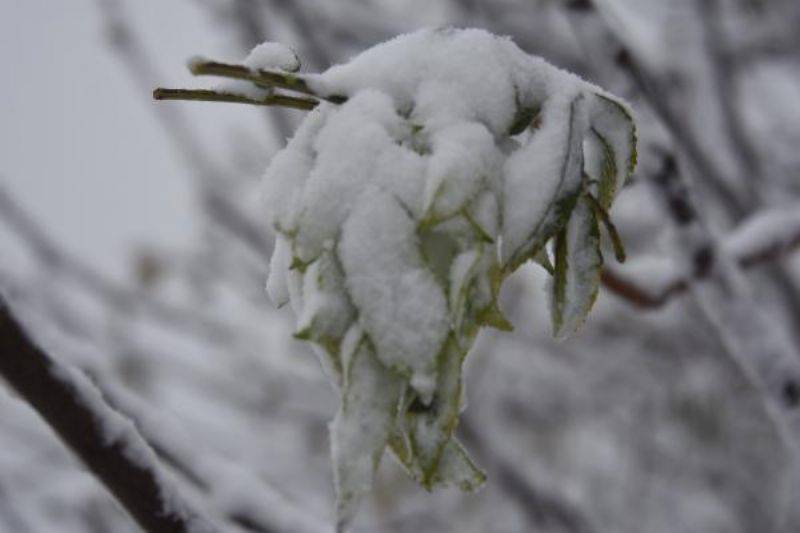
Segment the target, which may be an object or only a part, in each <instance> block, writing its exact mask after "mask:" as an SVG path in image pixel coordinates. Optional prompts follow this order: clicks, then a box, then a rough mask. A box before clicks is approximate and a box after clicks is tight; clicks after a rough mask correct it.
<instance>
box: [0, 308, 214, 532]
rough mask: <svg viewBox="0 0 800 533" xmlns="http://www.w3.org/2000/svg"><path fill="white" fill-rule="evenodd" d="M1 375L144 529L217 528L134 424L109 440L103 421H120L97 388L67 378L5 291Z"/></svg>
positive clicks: (0, 313) (0, 327)
mask: <svg viewBox="0 0 800 533" xmlns="http://www.w3.org/2000/svg"><path fill="white" fill-rule="evenodd" d="M0 374H2V376H3V377H4V378H5V379H6V380H7V381H8V383H9V384H10V385H11V386H12V387H13V388H14V389H15V390H16V391H17V392H18V393H19V394H20V396H22V397H23V398H24V399H25V400H26V401H27V402H28V403H29V404H30V405H31V406H32V407H33V408H34V409H35V410H36V411H37V412H38V413H39V415H40V416H41V417H42V418H44V420H45V421H46V422H47V423H48V424H49V425H50V427H52V428H53V430H54V431H55V432H56V433H57V434H58V436H59V437H60V438H61V439H62V440H63V441H64V443H65V444H66V445H67V446H69V448H70V449H72V451H73V452H75V454H76V455H77V456H78V457H79V458H80V459H81V461H83V463H84V464H85V465H86V466H87V467H88V468H89V470H91V471H92V473H93V474H94V475H95V476H96V477H97V479H99V480H100V481H101V482H102V483H103V485H105V487H106V488H107V489H108V490H109V491H110V492H111V493H112V494H113V495H114V497H116V499H117V500H118V501H119V503H120V504H121V505H122V506H123V507H124V508H125V509H126V510H127V511H128V512H129V513H130V515H131V516H132V517H133V518H134V520H136V522H137V523H138V524H139V525H140V526H141V527H142V528H143V529H144V530H145V531H148V532H153V533H170V532H176V533H177V532H186V533H188V532H190V531H200V530H202V531H208V532H213V531H217V529H216V527H215V526H213V525H212V524H211V523H209V522H208V521H207V520H206V519H205V518H203V517H202V516H201V515H200V514H199V513H198V512H197V511H195V510H193V509H191V508H190V507H189V505H188V504H187V503H186V502H185V501H183V500H182V499H181V498H180V497H179V495H178V494H177V493H176V492H175V490H174V488H173V487H169V486H166V485H165V481H164V478H163V475H162V474H161V472H160V471H159V470H158V467H157V465H156V464H155V463H154V462H151V461H150V460H148V459H149V458H150V456H151V454H152V451H151V450H150V449H149V448H148V447H147V445H146V444H145V442H144V441H143V440H142V439H141V437H139V436H138V434H136V433H134V432H133V426H132V425H130V426H129V427H128V428H127V430H126V432H125V433H123V436H121V437H117V438H111V439H110V438H109V433H110V431H109V427H108V425H109V424H117V423H120V422H121V421H122V420H124V419H122V418H121V415H119V414H118V413H116V412H115V411H113V410H112V409H111V408H110V407H108V406H107V405H106V404H105V403H101V402H100V401H98V399H99V398H100V396H99V393H97V391H96V389H93V390H87V388H86V387H84V386H82V385H79V384H78V382H76V381H75V380H72V379H70V378H69V377H68V376H69V375H70V369H68V368H67V367H65V366H64V365H62V364H61V363H59V362H58V361H56V360H55V359H53V358H52V357H50V356H49V355H48V354H46V353H45V352H44V351H43V350H42V349H41V348H39V346H37V345H36V344H35V343H34V342H33V341H32V340H31V338H30V337H29V336H28V334H27V333H26V331H25V330H24V329H23V327H22V326H21V325H20V323H19V322H18V321H17V319H16V318H15V317H14V315H13V314H12V312H11V310H10V308H9V306H8V304H7V303H6V301H5V298H4V297H3V296H2V295H0ZM87 383H88V382H87ZM94 394H96V397H93V396H94ZM126 422H127V421H126ZM128 424H129V423H128Z"/></svg>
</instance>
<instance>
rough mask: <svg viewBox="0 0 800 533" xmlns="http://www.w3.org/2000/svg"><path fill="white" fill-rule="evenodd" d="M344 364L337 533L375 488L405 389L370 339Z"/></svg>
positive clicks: (334, 447) (335, 446)
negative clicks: (381, 360)
mask: <svg viewBox="0 0 800 533" xmlns="http://www.w3.org/2000/svg"><path fill="white" fill-rule="evenodd" d="M342 358H343V361H344V362H345V365H346V368H347V371H346V373H345V379H344V385H343V389H342V403H341V405H340V407H339V412H338V413H337V414H336V418H335V419H334V421H333V423H332V424H331V455H332V458H333V479H334V486H335V489H336V516H337V531H344V530H345V529H346V528H347V527H348V525H349V524H350V522H351V521H352V519H353V517H354V516H355V512H356V510H357V508H358V504H359V502H360V500H361V498H362V496H364V495H365V494H367V493H368V492H369V491H370V489H371V487H372V479H373V476H374V474H375V470H377V468H378V464H379V463H380V460H381V456H382V455H383V451H384V449H385V448H386V444H387V441H388V439H389V435H390V434H392V432H393V431H394V425H395V420H396V418H397V410H398V405H399V402H400V396H401V393H402V390H403V388H404V386H405V382H404V380H403V379H402V378H400V377H399V376H398V375H396V374H395V373H394V372H392V371H390V370H388V369H387V368H386V367H384V366H383V365H382V364H381V363H380V362H379V361H378V359H377V358H376V357H375V353H374V349H373V347H372V343H371V342H369V340H368V339H367V337H366V336H364V335H362V336H361V340H360V341H358V342H356V343H355V347H354V348H353V349H352V350H343V354H342Z"/></svg>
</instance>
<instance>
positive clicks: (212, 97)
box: [153, 87, 319, 111]
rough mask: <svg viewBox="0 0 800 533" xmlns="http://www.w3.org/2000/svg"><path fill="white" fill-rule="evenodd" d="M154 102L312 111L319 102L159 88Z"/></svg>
mask: <svg viewBox="0 0 800 533" xmlns="http://www.w3.org/2000/svg"><path fill="white" fill-rule="evenodd" d="M153 99H154V100H196V101H197V100H199V101H203V102H228V103H233V104H250V105H262V106H275V107H287V108H290V109H301V110H303V111H310V110H311V109H314V108H315V107H316V106H317V105H318V104H319V102H318V101H317V100H315V99H313V98H297V97H295V96H288V95H284V94H277V93H273V94H267V95H265V96H264V97H263V98H260V99H257V98H251V97H249V96H245V95H243V94H236V93H232V92H224V91H213V90H210V89H167V88H164V87H158V88H156V89H154V90H153Z"/></svg>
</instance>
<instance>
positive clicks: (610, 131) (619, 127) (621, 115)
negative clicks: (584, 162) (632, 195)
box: [589, 94, 636, 210]
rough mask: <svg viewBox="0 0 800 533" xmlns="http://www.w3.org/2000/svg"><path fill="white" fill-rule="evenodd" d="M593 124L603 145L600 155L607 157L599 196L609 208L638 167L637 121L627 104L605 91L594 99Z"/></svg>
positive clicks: (601, 202) (601, 203)
mask: <svg viewBox="0 0 800 533" xmlns="http://www.w3.org/2000/svg"><path fill="white" fill-rule="evenodd" d="M589 124H590V128H591V131H592V133H593V135H594V136H595V137H596V138H597V139H598V140H599V141H600V143H601V145H602V150H600V151H599V152H598V156H601V157H602V158H603V163H602V165H601V168H602V169H603V175H602V176H598V178H600V181H599V187H598V191H597V199H598V201H599V202H600V205H602V206H603V208H604V209H606V210H608V209H609V208H610V207H611V202H612V201H613V199H614V196H615V195H616V193H617V191H619V190H620V189H621V188H622V186H623V185H625V183H626V182H627V180H628V179H629V178H630V176H631V174H632V173H633V169H634V168H635V167H636V124H635V123H634V121H633V117H632V116H631V112H630V110H629V109H628V108H627V106H625V105H624V104H623V103H621V102H620V101H618V100H616V99H615V98H613V97H612V96H609V95H603V94H595V95H594V96H593V98H592V99H591V104H590V110H589ZM593 177H595V176H593Z"/></svg>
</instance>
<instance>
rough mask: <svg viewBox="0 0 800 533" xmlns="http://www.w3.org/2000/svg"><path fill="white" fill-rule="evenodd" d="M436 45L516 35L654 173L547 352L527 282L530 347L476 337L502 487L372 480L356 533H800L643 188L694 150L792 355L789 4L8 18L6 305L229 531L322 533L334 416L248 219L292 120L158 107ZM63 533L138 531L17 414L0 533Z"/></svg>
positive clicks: (772, 461)
mask: <svg viewBox="0 0 800 533" xmlns="http://www.w3.org/2000/svg"><path fill="white" fill-rule="evenodd" d="M443 25H455V26H459V27H480V28H485V29H487V30H490V31H492V32H495V33H498V34H503V35H510V36H511V37H512V38H513V39H514V41H515V42H516V43H517V44H518V45H519V46H520V47H521V48H522V49H524V50H525V51H526V52H529V53H532V54H537V55H540V56H543V57H544V58H546V59H547V60H549V61H550V62H552V63H554V64H556V65H558V66H561V67H564V68H567V69H569V70H572V71H574V72H577V73H579V74H581V75H582V76H584V77H585V78H587V79H589V80H591V81H593V82H596V83H598V84H599V85H602V86H604V87H605V88H607V89H609V90H610V91H611V92H614V93H615V94H618V95H620V96H623V97H625V98H626V99H628V100H629V101H630V102H631V103H632V106H633V108H634V109H635V111H636V118H637V122H638V125H639V130H640V165H639V167H638V169H637V172H636V175H635V176H634V179H633V180H632V183H631V185H630V186H629V187H627V188H626V189H625V190H624V191H623V193H622V194H621V196H620V198H619V200H618V201H617V203H616V204H615V207H614V209H613V212H612V216H613V218H614V220H615V222H616V223H617V226H618V228H619V230H620V232H621V233H622V236H623V238H624V241H625V242H626V244H627V247H628V256H629V260H628V263H626V265H625V266H624V267H622V266H618V265H609V270H608V272H607V276H606V280H605V281H606V284H607V286H606V287H604V288H603V289H602V290H601V294H600V297H599V299H598V303H597V305H596V307H595V310H594V311H593V313H592V314H591V315H590V318H589V320H588V322H587V324H586V326H585V328H584V329H583V331H582V333H581V334H580V335H579V336H578V337H577V338H574V339H571V340H568V341H565V342H559V343H555V342H554V341H553V340H552V339H551V336H550V327H549V318H548V313H547V297H546V293H545V290H544V287H545V283H546V280H545V277H544V275H542V273H541V272H540V270H537V268H536V267H532V266H531V267H523V268H522V269H520V271H519V272H518V273H517V274H515V276H514V277H513V278H511V279H510V280H509V282H508V284H507V286H506V287H505V290H504V292H503V307H504V309H505V310H506V311H507V314H508V316H509V317H510V319H511V321H512V322H513V323H514V325H515V328H516V329H515V332H514V333H510V334H509V333H499V332H495V331H484V332H482V333H481V335H480V337H479V339H478V342H477V344H476V346H475V348H474V350H473V352H472V353H471V354H470V356H469V358H468V363H467V374H466V380H467V399H468V408H467V410H466V412H465V413H464V414H463V417H462V423H461V426H460V427H459V435H460V438H461V439H462V441H463V442H464V443H465V445H466V447H467V448H468V449H469V450H471V451H472V452H473V455H474V457H475V458H476V459H477V461H478V462H479V464H480V465H481V466H482V467H483V468H484V469H485V470H486V471H487V474H488V477H489V479H488V482H487V484H486V486H485V487H484V488H483V489H482V490H481V491H480V492H479V493H477V494H474V495H466V494H462V493H460V492H459V491H457V490H455V489H453V490H444V491H440V492H436V493H433V494H429V493H426V492H425V491H424V490H423V489H421V488H419V487H417V486H416V485H415V484H414V483H413V482H412V481H411V480H409V479H408V478H407V477H406V476H405V474H404V473H403V472H402V471H401V470H400V469H399V468H398V466H397V465H396V464H395V463H394V461H393V460H392V459H391V458H390V457H386V458H385V460H384V461H383V464H382V466H381V470H380V472H379V475H378V478H377V480H376V484H375V490H374V493H373V495H372V496H371V498H370V499H369V500H368V501H366V502H365V504H364V506H363V510H362V513H361V515H360V517H359V519H358V521H357V523H356V530H357V531H365V532H366V531H386V532H398V533H399V532H406V531H408V532H416V533H421V532H428V531H430V532H439V531H442V532H447V531H453V532H456V531H458V532H485V531H492V532H523V531H524V532H528V531H531V532H620V533H622V532H631V533H634V532H653V533H657V532H664V533H667V532H669V533H675V532H697V531H703V532H720V533H721V532H726V533H732V532H755V531H758V532H770V531H797V530H800V505H798V502H800V500H798V497H797V495H798V490H797V489H798V487H799V486H800V477H798V475H797V472H798V470H797V469H796V467H795V465H794V464H793V462H792V455H791V454H790V452H789V448H788V447H787V445H786V444H785V441H784V440H783V439H782V438H781V435H780V434H779V431H778V430H777V429H776V425H775V424H774V423H773V421H772V420H771V419H770V416H768V413H767V409H766V408H765V405H764V399H763V397H762V396H761V395H760V393H759V392H758V390H757V388H756V387H754V386H753V384H752V383H751V382H750V381H749V380H748V379H747V376H746V375H745V374H743V372H742V370H741V368H740V367H739V366H737V365H736V364H735V363H734V359H732V358H731V356H730V352H731V349H732V348H731V344H732V343H735V339H733V340H732V339H731V338H726V329H725V327H720V324H719V323H718V321H715V319H714V313H713V312H711V313H709V312H708V309H707V307H708V306H707V305H706V306H704V305H703V302H702V297H701V296H699V293H698V292H697V291H686V290H683V289H685V288H686V287H685V283H684V286H683V287H678V288H677V289H675V288H674V285H675V283H676V280H677V281H681V280H683V279H684V278H683V277H685V276H688V275H689V274H685V273H687V272H690V270H689V269H688V267H687V264H686V261H687V254H686V250H685V248H686V243H685V240H683V239H682V237H681V234H680V233H677V232H676V231H675V224H674V223H673V222H672V219H671V217H670V215H669V213H668V210H666V209H665V207H664V201H663V194H662V189H660V188H659V187H657V186H654V185H653V177H654V176H657V174H658V171H659V169H658V159H659V156H658V155H657V154H662V153H664V151H667V152H671V153H674V154H676V156H677V158H678V160H679V162H680V166H681V169H682V174H683V175H684V176H685V177H686V179H687V181H688V183H689V189H690V194H691V198H692V201H693V203H694V205H695V206H696V207H697V211H698V212H699V215H700V219H701V221H702V226H703V227H704V228H705V229H704V231H707V232H708V235H711V236H713V237H714V238H715V239H718V242H719V245H720V247H721V248H722V249H724V250H726V251H727V252H729V253H730V255H731V257H733V259H734V262H738V263H739V264H740V265H741V266H743V267H746V269H745V270H744V271H743V272H744V278H743V279H744V282H745V283H746V285H747V290H748V291H749V294H750V299H749V300H748V302H749V305H751V306H752V312H753V314H757V315H758V316H760V317H763V318H764V321H765V322H766V324H767V325H768V330H769V331H776V332H779V333H780V335H783V336H785V337H786V339H787V342H788V343H789V344H788V346H789V347H788V350H789V352H790V355H791V356H792V357H800V353H799V352H798V350H797V348H798V346H800V344H798V343H800V257H799V256H800V254H795V255H792V253H791V252H792V248H793V247H794V246H796V245H797V244H798V243H800V222H798V221H797V220H796V219H797V218H798V217H797V216H796V215H797V214H798V213H800V150H798V147H800V104H798V102H800V33H798V31H797V28H798V27H800V3H798V2H797V1H796V0H675V1H671V2H662V1H659V0H602V1H600V0H598V1H596V2H589V1H580V0H570V1H563V0H527V1H521V0H491V1H489V0H485V1H480V0H463V1H455V0H441V1H435V2H431V1H427V0H337V1H335V2H330V1H325V0H294V1H290V0H175V1H171V2H163V1H156V0H138V1H135V2H134V1H132V0H98V1H89V0H79V1H76V2H52V1H48V0H27V1H25V2H6V3H4V4H3V6H2V7H0V64H2V65H3V67H2V69H3V83H1V84H0V110H2V114H1V115H0V117H2V118H0V286H1V287H2V290H3V291H4V292H5V293H6V294H7V295H8V297H9V298H10V300H11V301H12V303H13V304H14V306H15V309H17V310H18V312H19V313H21V314H22V315H23V316H24V317H25V320H26V322H27V323H28V324H31V325H33V326H34V329H35V332H36V334H37V338H38V340H39V342H41V343H42V345H44V346H45V347H46V348H47V349H48V350H49V351H50V352H51V353H52V354H54V355H56V356H57V357H59V358H61V359H63V360H65V361H68V362H70V363H72V364H74V365H77V366H79V367H81V368H82V369H84V370H85V371H87V372H88V373H89V374H90V375H91V376H92V378H93V379H94V380H95V382H96V383H97V384H98V386H99V387H100V388H101V389H102V390H103V391H104V393H105V394H106V396H107V398H108V399H109V402H110V403H111V404H112V405H114V406H115V407H117V408H118V409H119V410H121V411H122V412H124V413H126V414H128V415H129V416H130V417H132V418H133V419H134V420H135V422H136V423H137V426H138V427H139V428H140V430H141V432H142V434H143V436H144V437H145V438H146V439H147V440H148V441H149V442H150V443H151V444H152V445H153V447H154V449H155V450H156V452H157V454H158V455H159V457H160V459H161V460H162V462H163V463H164V465H165V468H167V469H168V470H169V472H170V474H171V475H172V476H174V478H175V480H176V482H177V483H179V484H180V486H181V487H182V488H183V489H184V490H185V492H186V493H187V494H188V495H189V496H190V498H191V499H193V500H194V501H196V502H198V503H199V504H200V505H201V506H202V507H203V508H204V509H207V510H209V512H212V513H214V514H215V515H217V516H220V517H222V518H223V519H224V520H226V521H227V524H228V526H229V527H230V530H231V531H256V532H259V531H261V532H266V531H270V532H272V531H302V532H306V531H308V532H310V531H323V530H325V529H326V528H327V526H326V524H330V523H332V498H333V490H332V482H331V473H330V466H329V450H328V436H327V423H328V421H329V420H331V418H332V417H333V414H334V412H335V409H336V405H337V398H336V395H335V393H334V391H333V390H332V389H331V388H330V386H329V385H328V384H327V383H326V381H325V380H324V378H323V375H322V372H321V371H320V369H319V367H318V364H317V361H316V358H315V357H314V356H313V354H312V353H311V351H310V349H309V348H308V347H307V346H305V345H303V344H301V343H299V342H297V341H294V340H293V339H292V336H291V334H292V331H293V317H292V316H291V311H290V310H288V309H282V310H276V309H274V308H273V307H272V306H271V304H270V303H269V301H268V299H267V298H266V294H265V292H264V283H265V280H266V275H267V269H268V258H269V255H270V253H271V249H272V238H273V236H272V235H271V234H270V233H269V228H268V227H267V224H266V223H265V222H264V220H262V218H261V215H260V211H259V198H258V193H257V188H258V180H259V179H260V175H261V173H262V172H263V170H264V168H265V167H266V165H267V163H268V162H269V160H270V157H271V156H272V155H274V154H275V152H276V151H277V150H279V149H280V148H281V147H282V146H283V144H284V143H285V141H286V139H287V138H288V137H290V136H291V135H292V132H293V131H294V128H295V127H296V126H297V124H298V123H299V121H300V120H302V118H303V113H302V112H298V111H285V110H264V109H261V108H254V107H248V106H236V105H228V104H207V103H174V102H173V103H156V102H153V101H152V100H151V91H152V89H153V88H154V87H155V86H157V85H166V86H171V87H201V86H203V85H204V84H203V81H204V80H196V79H192V78H191V77H190V76H189V75H188V73H187V71H186V68H185V63H186V60H187V59H188V58H189V57H191V56H194V55H204V56H208V57H213V58H218V59H223V60H229V61H238V60H240V59H242V58H243V57H244V56H245V55H246V53H247V51H249V49H250V48H252V47H253V46H254V45H255V44H257V43H259V42H261V41H264V40H273V41H280V42H282V43H285V44H288V45H290V46H292V47H293V48H295V49H296V50H297V52H298V53H299V55H300V57H301V58H302V59H303V62H304V70H306V71H321V70H324V69H325V68H327V67H328V66H330V65H332V64H336V63H339V62H342V61H346V60H347V59H348V58H350V57H352V56H353V55H355V54H357V53H358V52H360V51H361V50H363V49H365V48H368V47H370V46H372V45H374V44H377V43H378V42H381V41H384V40H386V39H388V38H390V37H393V36H395V35H397V34H399V33H404V32H408V31H412V30H415V29H418V28H421V27H427V26H443ZM205 85H206V86H207V85H208V84H207V83H206V84H205ZM654 154H656V155H654ZM754 220H755V223H754V222H753V221H754ZM765 220H766V221H767V222H769V221H772V223H770V224H767V223H764V221H765ZM792 220H795V222H794V224H795V225H794V226H792V225H791V224H790V222H791V221H792ZM758 224H761V226H759V225H758ZM753 228H755V229H753ZM759 228H761V229H759ZM756 230H758V231H756ZM754 250H755V251H754ZM759 250H760V251H762V252H763V251H764V250H767V252H769V253H761V254H758V253H756V252H758V251H759ZM748 253H749V255H748ZM607 257H612V254H607ZM684 274H685V275H684ZM682 276H683V277H682ZM632 287H633V288H637V289H636V290H633V289H632ZM637 291H638V292H637ZM723 326H724V324H723ZM728 326H731V325H730V324H728ZM744 326H746V324H744V325H743V327H744ZM733 329H734V330H735V329H736V324H733ZM734 351H735V347H734ZM50 531H61V532H73V531H74V532H85V531H89V532H98V533H100V532H129V531H136V526H135V525H134V524H133V522H132V521H131V520H130V519H129V518H128V517H127V516H126V515H125V514H124V512H123V511H121V510H120V509H119V508H118V507H117V505H116V504H115V503H114V501H113V500H112V498H111V497H110V496H109V495H108V494H107V492H106V491H105V490H104V489H103V488H102V486H101V485H100V484H99V483H98V482H96V481H95V480H94V478H93V477H92V476H91V475H90V474H88V473H87V472H86V471H85V470H84V469H83V468H82V466H81V465H80V464H78V463H77V461H76V460H75V459H73V458H72V456H71V455H70V454H69V453H68V452H67V451H66V450H65V449H64V447H63V446H62V444H61V443H60V442H59V441H58V440H57V439H56V437H55V436H54V434H53V433H52V432H51V431H50V430H49V429H48V427H47V426H46V425H45V424H44V422H42V421H41V419H40V418H38V416H37V415H36V414H35V413H34V412H33V411H32V410H31V409H30V408H28V407H27V406H26V405H25V404H24V403H23V402H21V401H20V400H18V399H17V398H16V397H15V395H14V394H13V393H12V392H11V391H10V390H9V389H7V388H2V387H0V532H10V533H16V532H21V533H24V532H50Z"/></svg>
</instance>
